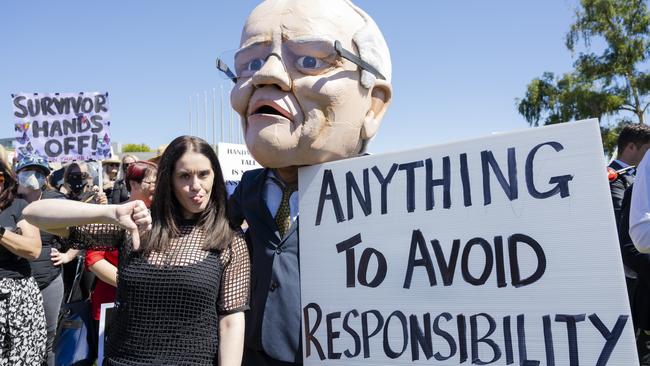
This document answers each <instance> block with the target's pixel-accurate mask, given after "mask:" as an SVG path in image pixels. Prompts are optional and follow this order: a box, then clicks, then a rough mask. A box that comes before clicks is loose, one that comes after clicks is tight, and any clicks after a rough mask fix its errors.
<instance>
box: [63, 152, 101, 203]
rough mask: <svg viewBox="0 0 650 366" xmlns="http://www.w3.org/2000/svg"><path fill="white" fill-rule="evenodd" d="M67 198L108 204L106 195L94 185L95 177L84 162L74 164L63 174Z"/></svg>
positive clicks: (69, 165)
mask: <svg viewBox="0 0 650 366" xmlns="http://www.w3.org/2000/svg"><path fill="white" fill-rule="evenodd" d="M63 185H64V187H65V190H66V192H67V194H66V198H67V199H69V200H73V201H81V202H86V203H88V202H90V203H99V204H107V203H108V199H107V198H106V194H104V192H102V191H101V189H99V187H97V186H96V185H93V177H92V176H91V175H90V173H89V171H88V166H87V165H86V163H84V162H81V161H79V162H72V163H70V164H68V166H67V167H66V168H65V171H64V172H63Z"/></svg>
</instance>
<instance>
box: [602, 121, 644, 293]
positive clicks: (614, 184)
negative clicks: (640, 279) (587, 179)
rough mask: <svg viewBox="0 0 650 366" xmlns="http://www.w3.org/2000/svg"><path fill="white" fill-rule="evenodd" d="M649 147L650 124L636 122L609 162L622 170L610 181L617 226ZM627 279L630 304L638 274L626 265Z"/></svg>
mask: <svg viewBox="0 0 650 366" xmlns="http://www.w3.org/2000/svg"><path fill="white" fill-rule="evenodd" d="M648 148H650V126H648V125H645V124H637V123H635V124H628V125H626V126H625V127H623V129H622V130H621V132H620V134H619V136H618V141H617V151H618V156H617V158H616V159H615V160H613V161H612V162H611V163H610V164H609V168H611V169H613V170H615V171H621V173H619V174H616V175H615V178H614V179H613V180H611V181H610V182H609V189H610V192H611V195H612V204H613V206H614V218H615V219H616V226H617V227H620V226H621V225H620V224H621V223H620V215H621V206H622V201H623V195H624V193H625V190H626V189H627V188H628V187H630V186H631V185H632V183H634V176H635V174H636V170H635V169H634V167H635V166H636V165H638V164H639V162H641V159H643V156H644V155H645V153H646V151H647V150H648ZM626 169H627V170H626ZM625 279H626V283H627V290H628V295H629V298H630V304H633V303H634V302H633V301H632V298H633V297H634V288H635V286H636V279H637V275H636V273H635V272H634V271H633V270H632V269H631V268H628V267H626V268H625Z"/></svg>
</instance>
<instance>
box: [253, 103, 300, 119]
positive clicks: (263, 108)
mask: <svg viewBox="0 0 650 366" xmlns="http://www.w3.org/2000/svg"><path fill="white" fill-rule="evenodd" d="M255 114H266V115H272V116H278V117H282V118H286V119H288V120H289V121H293V115H291V113H289V111H287V110H286V109H284V108H282V107H280V106H279V105H278V104H277V103H275V102H274V101H271V100H260V101H258V102H256V103H255V104H254V105H253V108H251V112H250V113H249V114H248V115H249V116H252V115H255Z"/></svg>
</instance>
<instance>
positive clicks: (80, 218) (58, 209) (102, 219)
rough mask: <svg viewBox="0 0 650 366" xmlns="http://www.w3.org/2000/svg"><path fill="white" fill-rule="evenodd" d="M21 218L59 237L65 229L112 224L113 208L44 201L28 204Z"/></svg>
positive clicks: (62, 235)
mask: <svg viewBox="0 0 650 366" xmlns="http://www.w3.org/2000/svg"><path fill="white" fill-rule="evenodd" d="M23 216H24V217H25V218H26V219H27V221H29V222H30V223H32V224H34V225H35V226H37V227H38V228H40V229H41V230H45V231H47V232H51V233H53V234H56V235H59V236H61V237H67V236H68V230H67V228H68V227H70V226H81V225H86V224H114V223H116V222H115V216H116V215H115V206H113V205H94V204H88V203H82V202H77V201H70V200H59V199H45V200H39V201H35V202H32V203H30V204H29V206H27V207H26V208H25V210H24V211H23Z"/></svg>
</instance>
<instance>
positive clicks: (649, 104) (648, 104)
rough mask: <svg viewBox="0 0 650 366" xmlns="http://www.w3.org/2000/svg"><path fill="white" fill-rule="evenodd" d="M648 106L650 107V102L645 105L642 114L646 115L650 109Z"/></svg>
mask: <svg viewBox="0 0 650 366" xmlns="http://www.w3.org/2000/svg"><path fill="white" fill-rule="evenodd" d="M648 106H650V102H648V103H646V104H645V107H643V112H641V113H645V111H646V109H648Z"/></svg>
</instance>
